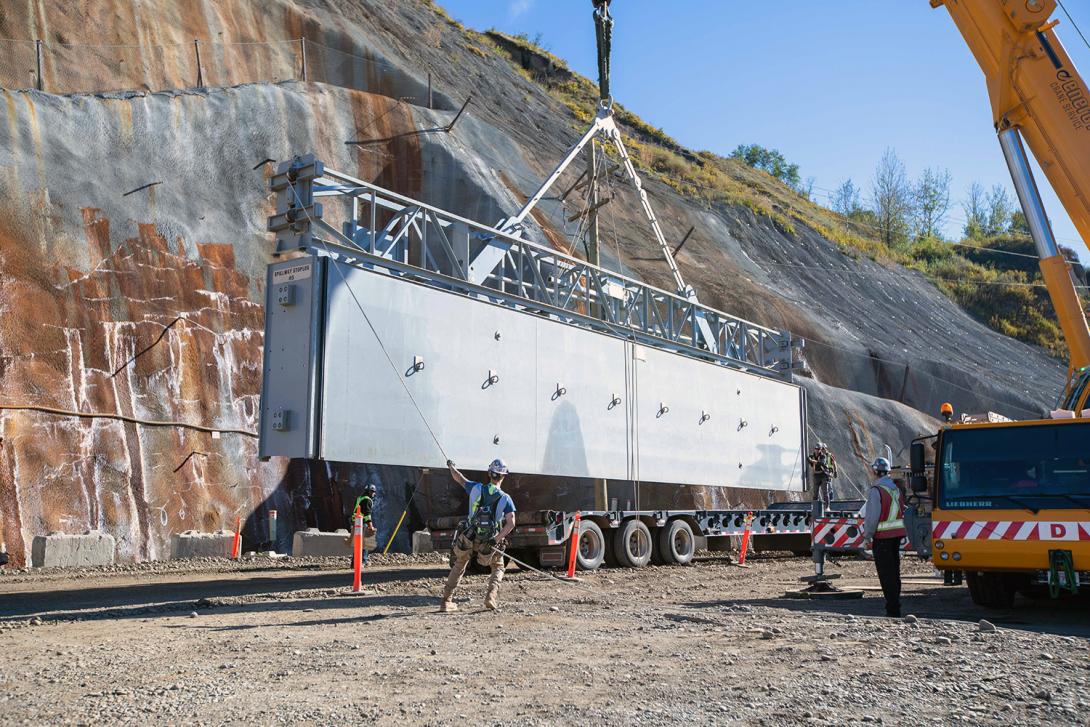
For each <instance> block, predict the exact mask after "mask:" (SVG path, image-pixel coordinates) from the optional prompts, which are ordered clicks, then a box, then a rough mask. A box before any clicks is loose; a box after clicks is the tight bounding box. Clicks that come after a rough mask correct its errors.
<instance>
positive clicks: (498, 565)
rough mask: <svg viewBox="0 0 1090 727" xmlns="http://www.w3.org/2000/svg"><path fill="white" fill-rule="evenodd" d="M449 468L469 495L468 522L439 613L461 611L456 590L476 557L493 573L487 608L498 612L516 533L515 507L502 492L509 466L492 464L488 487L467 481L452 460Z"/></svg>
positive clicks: (461, 529)
mask: <svg viewBox="0 0 1090 727" xmlns="http://www.w3.org/2000/svg"><path fill="white" fill-rule="evenodd" d="M447 467H448V468H450V476H451V477H453V478H454V481H455V482H457V483H458V484H459V485H461V486H462V487H464V488H465V490H466V494H468V495H469V518H468V519H467V520H466V521H465V523H464V524H463V525H462V526H461V527H459V528H458V534H457V535H456V536H455V538H454V544H453V546H452V550H453V555H454V557H453V563H452V564H451V567H450V575H449V576H447V583H446V587H445V588H444V589H443V601H442V603H440V605H439V610H440V611H442V612H444V613H449V612H451V611H457V610H458V607H457V606H456V605H454V601H453V600H452V599H453V597H454V590H455V589H456V588H457V587H458V584H459V583H460V582H461V580H462V575H463V574H464V573H465V571H466V566H467V565H469V559H470V558H471V557H473V556H474V555H476V557H477V562H478V563H480V564H481V565H482V566H488V567H489V569H490V570H491V575H490V576H489V578H488V593H487V595H486V596H485V599H484V607H485V608H487V609H489V610H492V611H495V610H496V608H497V601H496V598H497V596H498V595H499V592H500V581H501V580H503V569H504V563H503V549H504V547H505V546H506V540H505V539H506V538H507V536H508V535H509V534H510V533H511V531H512V530H514V529H515V503H514V501H513V500H511V496H510V495H508V494H507V493H506V492H504V491H503V490H502V489H501V485H503V478H504V477H505V476H506V475H507V465H506V464H504V461H503V460H502V459H495V460H492V464H490V465H488V484H483V483H480V482H474V481H472V480H469V479H466V477H465V475H463V474H462V473H461V472H459V471H458V470H457V469H456V468H455V467H454V463H453V462H451V461H450V460H447Z"/></svg>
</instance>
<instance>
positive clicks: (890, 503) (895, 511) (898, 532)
mask: <svg viewBox="0 0 1090 727" xmlns="http://www.w3.org/2000/svg"><path fill="white" fill-rule="evenodd" d="M874 486H875V487H877V488H878V495H879V496H880V497H881V498H882V514H881V517H880V518H879V520H878V527H877V528H876V529H875V532H874V537H875V538H876V539H877V538H903V537H905V536H906V535H907V534H908V531H907V530H905V521H904V518H903V512H904V506H903V505H902V504H901V491H900V490H899V489H897V486H896V485H894V486H892V487H890V486H889V485H885V484H882V483H880V482H875V483H874Z"/></svg>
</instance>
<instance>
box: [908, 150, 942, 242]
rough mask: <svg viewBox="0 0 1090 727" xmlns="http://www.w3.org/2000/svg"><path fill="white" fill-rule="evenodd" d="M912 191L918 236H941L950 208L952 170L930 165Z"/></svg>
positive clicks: (914, 223) (914, 222)
mask: <svg viewBox="0 0 1090 727" xmlns="http://www.w3.org/2000/svg"><path fill="white" fill-rule="evenodd" d="M912 193H913V195H912V196H913V200H912V201H913V203H914V205H913V207H914V210H913V211H914V215H913V217H914V219H913V225H914V228H915V233H916V235H915V236H916V238H917V239H920V238H928V237H933V238H941V237H942V225H943V223H944V222H946V213H947V212H948V211H949V210H950V171H949V170H948V169H932V168H931V167H928V168H927V169H925V170H923V175H922V176H921V177H920V178H919V180H918V181H917V182H916V184H915V185H914V186H913V189H912Z"/></svg>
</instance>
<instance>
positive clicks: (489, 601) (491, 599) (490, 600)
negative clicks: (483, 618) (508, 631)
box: [484, 586, 500, 611]
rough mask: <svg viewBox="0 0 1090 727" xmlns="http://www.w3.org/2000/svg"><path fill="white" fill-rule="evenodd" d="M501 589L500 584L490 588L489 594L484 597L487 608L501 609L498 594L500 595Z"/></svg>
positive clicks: (491, 609) (490, 609)
mask: <svg viewBox="0 0 1090 727" xmlns="http://www.w3.org/2000/svg"><path fill="white" fill-rule="evenodd" d="M499 590H500V589H499V587H498V586H497V587H495V588H489V589H488V595H486V596H485V597H484V607H485V608H487V609H488V610H489V611H498V610H499V603H498V598H497V596H499Z"/></svg>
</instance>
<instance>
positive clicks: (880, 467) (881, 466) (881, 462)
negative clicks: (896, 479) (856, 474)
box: [870, 457, 889, 472]
mask: <svg viewBox="0 0 1090 727" xmlns="http://www.w3.org/2000/svg"><path fill="white" fill-rule="evenodd" d="M870 468H871V469H872V470H874V471H875V472H889V460H888V459H886V458H885V457H878V458H877V459H875V460H874V462H872V463H871V466H870Z"/></svg>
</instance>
